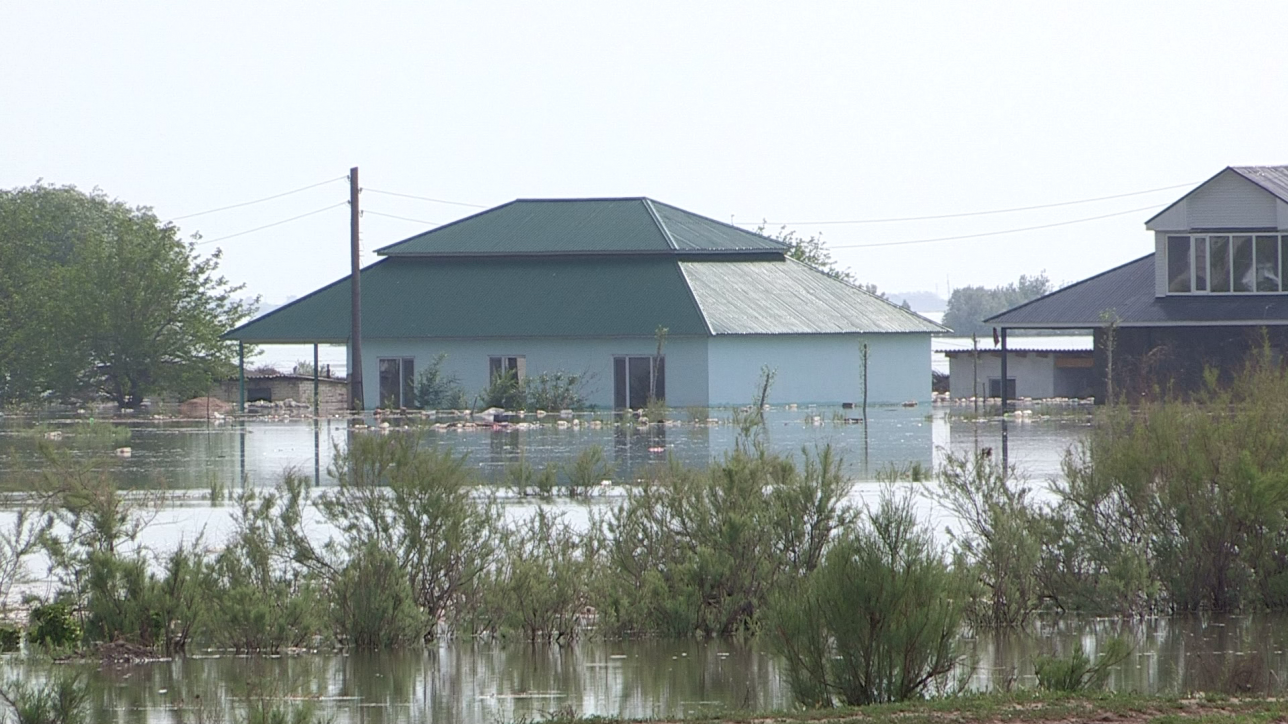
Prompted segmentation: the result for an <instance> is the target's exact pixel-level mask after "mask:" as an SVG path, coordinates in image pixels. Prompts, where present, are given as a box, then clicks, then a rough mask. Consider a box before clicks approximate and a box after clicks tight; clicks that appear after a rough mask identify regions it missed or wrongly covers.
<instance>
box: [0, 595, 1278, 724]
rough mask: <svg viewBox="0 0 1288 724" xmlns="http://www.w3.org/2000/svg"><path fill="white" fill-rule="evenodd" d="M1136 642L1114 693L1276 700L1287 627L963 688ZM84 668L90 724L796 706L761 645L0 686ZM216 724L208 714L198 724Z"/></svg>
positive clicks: (290, 663) (493, 648)
mask: <svg viewBox="0 0 1288 724" xmlns="http://www.w3.org/2000/svg"><path fill="white" fill-rule="evenodd" d="M1119 636H1121V637H1125V638H1127V639H1128V640H1129V641H1130V642H1131V643H1132V644H1133V645H1134V648H1133V650H1132V652H1131V655H1130V656H1129V657H1128V658H1127V659H1126V660H1125V661H1124V662H1123V663H1121V664H1119V665H1118V666H1116V667H1114V669H1113V670H1112V673H1111V676H1110V679H1109V686H1110V687H1111V688H1113V689H1115V690H1120V691H1137V692H1142V693H1169V694H1180V693H1188V692H1196V691H1232V692H1275V693H1282V691H1283V689H1284V687H1283V685H1282V683H1281V682H1283V681H1285V680H1286V679H1285V677H1288V656H1286V655H1285V653H1284V651H1285V643H1286V642H1288V619H1285V618H1283V617H1266V616H1263V617H1258V618H1252V617H1211V618H1204V617H1186V618H1159V619H1146V620H1144V621H1134V622H1129V623H1128V622H1122V621H1115V620H1106V619H1094V620H1066V621H1061V622H1059V623H1051V622H1045V623H1043V622H1040V623H1038V624H1036V625H1035V626H1034V627H1033V629H1032V630H1031V631H1029V632H1025V633H1011V634H996V635H988V636H981V637H978V638H973V637H969V636H967V637H963V639H962V640H961V642H960V645H961V649H960V650H961V652H962V654H963V658H962V664H961V667H960V668H961V670H960V671H959V672H958V673H959V674H961V675H962V676H961V677H954V678H960V679H963V680H965V681H966V685H967V687H968V688H969V689H972V690H994V689H1005V688H1008V687H1029V688H1032V687H1034V686H1036V679H1035V677H1034V675H1033V669H1032V662H1033V660H1034V658H1035V657H1037V656H1040V655H1050V654H1054V653H1057V652H1059V653H1066V654H1067V653H1068V652H1069V651H1071V650H1072V647H1073V646H1074V645H1076V644H1081V645H1082V646H1083V648H1084V650H1086V651H1087V652H1088V653H1090V654H1092V655H1094V654H1095V652H1096V651H1097V650H1098V649H1100V648H1101V647H1103V646H1104V645H1105V644H1106V643H1107V642H1108V641H1109V640H1110V639H1112V638H1114V637H1119ZM75 670H82V671H84V673H85V674H86V675H87V677H88V680H89V681H90V683H91V691H92V696H91V704H90V708H91V710H92V712H93V715H92V716H91V721H93V722H140V723H143V722H147V723H149V724H160V723H162V722H182V721H198V719H197V718H196V711H197V710H198V709H205V710H206V711H205V712H204V713H206V714H207V715H209V713H210V711H211V709H212V708H215V709H221V708H228V709H229V711H226V712H225V716H224V720H225V721H235V720H236V718H235V711H236V709H237V707H241V706H245V705H246V703H247V701H248V700H252V699H258V698H264V699H269V700H274V701H278V700H285V701H287V702H290V703H292V704H299V703H303V702H309V703H310V704H311V705H312V706H314V707H315V708H316V711H317V713H319V714H321V715H323V717H325V718H331V719H332V720H333V721H335V722H336V723H337V724H349V723H350V722H354V723H356V722H361V723H363V724H366V723H371V724H383V723H385V722H425V721H433V722H462V723H467V724H495V723H496V722H510V721H525V720H527V721H534V720H539V719H542V718H546V717H548V716H550V715H552V714H555V713H575V714H578V715H600V716H610V717H612V716H620V717H632V718H642V717H676V716H685V715H696V714H712V713H716V712H720V711H728V710H740V711H771V710H778V709H785V708H790V707H791V706H792V701H791V694H790V691H789V690H788V689H787V685H786V678H785V676H784V675H783V672H782V671H781V669H780V667H779V664H778V662H777V660H776V659H775V658H774V657H773V656H772V655H770V654H768V653H767V652H765V651H763V650H761V649H760V648H758V646H757V645H756V644H755V643H751V644H745V643H738V642H724V641H715V642H699V641H691V640H685V641H672V640H667V641H658V640H643V641H596V640H586V641H581V642H578V643H576V644H573V645H570V646H567V647H562V648H560V647H557V646H546V645H540V646H532V645H529V644H523V643H510V644H501V643H479V642H472V641H455V642H448V643H444V644H441V645H440V646H438V647H437V648H432V649H429V650H425V651H414V652H394V653H389V652H386V653H374V654H350V655H338V654H319V653H311V654H303V655H298V656H284V657H278V658H270V657H236V656H232V655H223V656H221V655H218V654H214V653H211V654H203V655H192V656H188V657H186V658H183V659H179V660H175V661H161V662H155V663H147V664H135V665H116V666H113V665H104V666H101V667H96V666H84V667H77V666H74V665H70V664H49V663H42V662H33V661H30V660H28V659H23V658H21V657H20V656H18V655H7V656H5V657H0V676H3V677H4V680H12V679H14V678H24V679H32V680H38V679H41V678H44V677H47V676H49V675H50V674H51V673H53V672H55V671H57V672H58V673H68V672H70V671H75ZM205 721H210V719H205Z"/></svg>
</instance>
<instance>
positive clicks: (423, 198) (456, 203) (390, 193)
mask: <svg viewBox="0 0 1288 724" xmlns="http://www.w3.org/2000/svg"><path fill="white" fill-rule="evenodd" d="M362 190H363V191H368V192H371V193H373V194H384V195H385V196H400V197H402V198H404V199H418V200H420V201H433V202H434V203H438V204H451V205H453V206H469V207H471V208H475V209H489V208H492V207H490V206H486V205H484V204H467V203H465V202H464V201H446V200H444V199H433V198H430V197H428V196H416V195H414V194H400V193H398V192H396V191H381V190H380V189H373V188H370V187H367V186H364V187H362Z"/></svg>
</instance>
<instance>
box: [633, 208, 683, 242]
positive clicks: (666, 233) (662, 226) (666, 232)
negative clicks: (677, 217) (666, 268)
mask: <svg viewBox="0 0 1288 724" xmlns="http://www.w3.org/2000/svg"><path fill="white" fill-rule="evenodd" d="M640 201H642V202H643V203H644V208H645V209H646V210H647V211H648V215H649V216H650V217H651V218H652V219H653V223H654V224H657V228H658V230H659V231H661V232H662V238H664V239H666V243H667V245H668V246H670V247H671V250H672V251H679V250H680V246H679V245H678V244H676V243H675V236H674V235H673V234H672V233H671V230H670V229H668V228H666V223H665V222H663V221H662V217H661V216H658V215H657V209H655V208H653V199H650V198H648V197H647V196H642V197H640Z"/></svg>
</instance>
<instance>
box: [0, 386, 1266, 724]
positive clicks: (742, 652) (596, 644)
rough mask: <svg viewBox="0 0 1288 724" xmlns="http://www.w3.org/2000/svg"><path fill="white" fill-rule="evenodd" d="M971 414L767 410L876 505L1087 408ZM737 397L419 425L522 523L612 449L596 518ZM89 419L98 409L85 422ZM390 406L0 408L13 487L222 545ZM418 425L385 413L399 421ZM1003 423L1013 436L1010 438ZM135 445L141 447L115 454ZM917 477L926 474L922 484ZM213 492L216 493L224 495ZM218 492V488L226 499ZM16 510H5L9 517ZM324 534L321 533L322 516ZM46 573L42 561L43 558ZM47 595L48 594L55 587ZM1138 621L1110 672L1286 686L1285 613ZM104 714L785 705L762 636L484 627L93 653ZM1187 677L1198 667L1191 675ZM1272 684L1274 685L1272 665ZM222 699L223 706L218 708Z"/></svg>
mask: <svg viewBox="0 0 1288 724" xmlns="http://www.w3.org/2000/svg"><path fill="white" fill-rule="evenodd" d="M964 412H966V411H965V410H963V409H961V408H934V409H932V408H929V407H924V406H923V407H918V408H901V407H899V408H875V409H872V410H869V415H868V420H867V422H866V424H855V423H853V422H848V421H847V420H846V418H854V417H856V416H857V413H856V411H854V410H842V409H839V408H798V409H782V408H778V409H773V410H770V411H769V412H768V413H767V426H766V428H767V434H766V435H765V437H764V439H765V441H766V444H767V445H768V446H769V448H770V449H772V450H774V451H778V452H782V453H786V454H799V451H800V450H801V448H802V447H804V448H811V449H812V448H815V447H818V446H822V445H831V446H832V447H833V448H834V449H835V450H836V451H837V452H838V453H840V455H841V456H842V457H843V459H844V461H845V463H844V464H845V471H846V473H847V474H848V475H850V476H851V477H852V479H853V480H854V481H855V486H854V493H853V502H855V503H860V504H862V503H866V502H871V501H874V500H875V499H876V498H877V496H879V495H880V494H881V492H882V490H883V489H884V487H885V486H884V484H883V483H881V482H879V479H880V478H881V477H882V473H883V471H888V470H891V469H894V468H907V467H908V466H910V465H914V464H915V465H920V466H922V467H925V468H929V467H930V466H931V465H933V464H936V463H938V462H940V461H942V460H943V458H944V456H945V455H947V454H949V453H950V452H955V453H967V452H971V451H973V450H976V449H983V448H990V449H991V450H992V454H994V455H997V456H1001V455H1002V454H1003V451H1005V453H1006V455H1007V458H1008V459H1009V461H1010V462H1012V463H1014V464H1016V465H1017V466H1018V467H1019V468H1020V470H1021V471H1022V472H1023V473H1024V474H1026V475H1027V476H1028V477H1029V478H1030V479H1032V480H1034V481H1043V480H1046V479H1049V478H1053V477H1056V476H1058V475H1059V473H1060V461H1061V459H1062V458H1063V456H1064V454H1065V451H1066V450H1067V449H1068V448H1069V447H1070V446H1071V445H1075V444H1076V443H1077V441H1078V440H1079V438H1080V436H1081V435H1082V433H1083V432H1084V431H1085V430H1086V429H1087V425H1088V424H1089V416H1088V412H1087V410H1086V409H1085V408H1065V409H1057V410H1055V411H1054V412H1055V414H1053V415H1051V416H1044V415H1041V414H1033V415H1030V416H1020V417H1019V418H1018V419H1016V420H1013V421H1011V422H1009V423H1007V424H1006V425H1005V427H1004V426H1003V424H1002V423H1001V422H1000V421H997V420H989V421H984V422H973V421H970V420H967V419H965V417H964V415H963V414H962V413H964ZM732 417H733V411H731V410H714V411H711V412H710V413H709V418H710V419H707V418H704V419H702V420H701V421H698V422H688V421H685V422H681V423H678V424H674V425H671V426H667V427H663V428H658V427H656V426H654V427H653V428H652V429H649V430H637V429H634V428H631V427H623V426H620V425H613V424H612V421H611V418H610V417H609V416H604V415H601V416H599V417H596V416H593V415H585V416H580V417H578V418H574V419H573V420H563V421H562V422H563V424H560V421H559V420H557V419H555V418H548V419H545V420H542V421H541V424H538V425H535V426H532V427H527V426H525V427H526V429H495V430H494V429H492V428H490V427H488V426H481V427H473V428H468V429H466V428H460V427H452V428H448V429H441V428H440V429H435V428H433V427H429V428H427V429H424V430H423V435H424V444H426V445H442V446H450V447H451V448H452V449H453V450H454V451H456V452H458V453H463V454H467V455H468V461H469V463H470V464H471V465H473V466H476V467H477V469H478V470H479V472H480V474H481V476H482V477H483V479H485V480H487V481H490V482H491V484H492V485H493V486H495V489H496V490H497V491H499V493H500V494H501V495H502V496H503V497H504V498H505V500H506V510H507V514H508V515H510V516H511V517H522V516H524V515H527V514H528V513H529V512H530V511H531V510H532V507H533V505H534V503H533V502H532V501H531V500H528V499H524V498H520V497H516V496H513V495H510V494H509V493H508V492H506V491H505V490H504V487H503V483H504V479H505V474H506V470H507V468H508V467H510V466H512V465H514V464H515V463H517V462H519V461H524V462H526V463H528V464H531V465H533V466H535V467H538V468H540V467H542V466H544V465H546V464H551V463H554V464H562V463H567V462H570V461H571V460H572V459H573V458H575V457H576V456H577V455H578V454H580V453H581V452H582V451H583V450H586V449H588V448H591V447H594V446H599V447H600V448H602V449H603V451H604V454H605V456H606V458H607V459H608V460H609V462H610V463H612V465H613V467H614V470H615V473H614V475H613V479H614V481H613V484H611V485H604V486H599V487H598V489H597V490H596V493H597V494H596V495H595V496H593V497H592V498H591V499H590V501H589V502H576V503H571V502H560V503H556V505H557V506H558V507H559V508H560V509H561V510H562V512H564V513H565V514H566V515H568V516H569V518H570V519H571V520H574V521H579V520H586V519H587V518H588V516H589V513H590V511H592V510H595V509H596V508H601V509H611V507H612V506H613V505H615V504H616V503H617V502H618V501H619V500H620V499H621V496H622V495H623V494H624V492H623V491H624V490H625V487H624V486H625V485H629V484H630V483H631V482H632V481H634V480H636V479H638V478H640V477H642V476H643V475H645V474H646V471H647V470H648V468H649V467H650V466H653V465H658V464H661V463H664V462H665V461H666V460H667V459H674V460H677V461H679V462H681V463H683V464H688V465H705V464H707V463H708V462H710V461H712V460H714V459H718V458H720V457H721V456H723V455H725V454H726V453H728V452H729V451H730V450H732V449H733V447H734V445H735V440H736V439H737V429H736V427H735V426H734V425H733V424H732V421H731V420H732ZM82 419H83V418H82ZM380 422H381V421H380V420H377V419H368V420H366V421H365V423H364V424H365V425H366V427H365V429H358V428H355V426H354V424H353V422H352V421H347V420H342V419H330V420H326V419H324V420H317V421H314V420H286V419H262V420H249V421H246V422H244V423H238V422H223V423H219V424H208V423H205V422H191V421H181V420H175V419H166V418H160V419H153V418H149V419H139V420H130V421H127V422H113V423H111V424H110V425H107V424H99V425H88V426H87V425H85V424H83V423H82V424H77V423H76V422H75V420H48V419H45V420H37V419H31V418H20V417H7V418H3V417H0V487H2V488H3V489H4V490H6V491H14V490H22V489H24V488H26V487H28V486H29V485H30V484H31V480H32V478H33V476H38V475H41V474H58V473H59V470H60V468H59V465H66V464H68V463H67V462H65V461H64V462H62V463H55V462H51V460H50V459H49V458H48V457H47V453H48V452H49V451H50V450H54V451H57V452H58V454H59V455H66V456H67V457H68V459H70V460H71V461H73V463H74V464H77V465H84V466H88V467H91V468H94V469H102V470H111V471H113V474H114V475H115V476H116V478H117V480H118V481H120V482H119V484H120V485H121V486H122V487H123V488H125V489H128V490H132V491H136V492H135V494H137V495H145V496H153V495H156V496H159V498H160V499H161V500H162V501H163V503H162V504H161V507H160V509H159V510H158V511H157V512H156V514H155V518H154V519H153V520H152V522H151V524H150V525H149V527H148V528H147V529H146V530H145V532H144V534H143V536H142V542H143V544H144V545H147V546H148V547H150V548H152V549H155V550H168V549H171V548H173V547H174V546H175V545H176V544H178V543H179V542H180V541H191V540H193V538H194V537H195V536H197V535H204V536H205V540H206V541H207V542H208V543H210V544H212V545H218V544H219V542H220V541H222V540H223V539H224V538H225V537H226V535H227V533H228V532H229V531H230V530H231V527H232V521H231V512H232V511H231V506H230V505H229V504H228V503H227V502H226V497H227V494H228V492H230V491H233V490H236V489H237V488H239V487H241V486H243V485H245V486H254V487H271V486H273V485H275V484H276V483H277V481H278V480H279V479H280V477H281V475H282V474H283V472H284V471H286V470H293V471H295V472H296V473H299V474H302V475H305V476H307V477H310V478H313V479H314V480H315V483H316V484H317V485H320V486H327V485H331V484H333V481H332V480H331V479H330V477H329V476H328V474H327V469H328V467H329V465H330V462H331V459H332V456H333V455H334V453H335V451H336V450H342V449H343V448H344V446H345V444H346V443H347V441H348V440H349V439H350V436H352V435H370V434H382V433H381V432H380V427H379V423H380ZM403 424H404V422H403V421H400V420H392V421H390V425H391V427H392V428H393V429H397V428H398V427H400V426H402V425H403ZM1003 435H1005V443H1004V442H1003ZM126 447H128V448H129V451H128V456H127V455H126V454H125V453H124V451H121V454H118V453H117V451H118V450H119V449H120V448H126ZM919 487H920V486H919ZM923 492H925V493H927V494H924V495H921V496H920V497H919V498H918V501H919V502H918V506H919V509H920V510H921V511H922V513H923V514H924V517H925V518H926V519H927V520H928V521H929V522H931V523H932V524H933V525H934V526H935V528H936V529H937V530H942V529H943V525H944V523H945V522H946V521H945V514H944V512H943V511H942V510H939V509H938V508H937V506H936V504H935V501H934V495H933V487H932V486H929V487H926V488H924V490H923ZM212 495H213V499H212ZM221 498H222V499H223V500H222V502H221ZM12 515H13V512H12V511H7V512H6V511H0V525H7V524H8V523H7V521H8V520H10V519H11V518H12ZM318 535H319V536H325V529H324V528H321V527H319V528H318ZM33 567H34V568H36V569H37V572H38V573H39V572H41V571H43V566H42V565H41V564H40V563H39V562H37V563H35V564H34V565H33ZM35 590H36V592H38V593H42V594H46V595H48V594H51V593H52V592H53V591H52V584H50V583H49V582H48V581H43V582H38V583H37V584H36V586H35ZM1119 626H1120V625H1119V624H1117V623H1114V622H1107V621H1092V622H1084V623H1072V624H1071V623H1067V622H1066V623H1064V624H1062V625H1061V626H1059V627H1046V628H1042V629H1039V630H1036V631H1035V632H1034V633H1033V634H1032V635H1023V636H1009V637H987V638H979V639H976V638H967V639H964V640H963V642H962V643H963V650H964V651H965V652H966V653H967V655H968V658H967V661H968V662H970V663H969V665H968V666H967V667H966V668H964V669H963V671H962V675H963V676H964V677H965V678H966V679H967V680H968V681H969V682H970V685H971V686H972V687H975V688H983V689H988V688H991V687H994V686H1005V685H1007V683H1008V682H1013V683H1018V684H1020V685H1032V683H1033V682H1032V675H1031V673H1032V660H1033V657H1034V656H1036V655H1038V654H1041V653H1050V652H1051V651H1052V650H1053V647H1056V646H1060V647H1068V646H1071V645H1072V644H1073V642H1074V641H1082V642H1083V644H1084V645H1085V646H1087V647H1088V648H1089V649H1091V648H1094V647H1095V646H1097V645H1098V644H1100V643H1102V642H1103V641H1104V640H1106V639H1107V637H1109V636H1112V635H1114V634H1115V633H1116V632H1117V628H1118V627H1119ZM1128 633H1129V634H1130V635H1131V636H1132V637H1133V638H1134V639H1135V640H1136V641H1137V652H1136V654H1135V655H1134V656H1133V658H1132V659H1130V660H1129V661H1128V662H1127V663H1125V664H1124V665H1123V666H1121V667H1120V668H1119V670H1118V671H1116V672H1115V674H1114V678H1113V680H1112V683H1113V685H1114V686H1116V687H1119V688H1124V689H1130V690H1138V691H1144V692H1152V691H1168V690H1175V689H1177V688H1179V687H1182V686H1186V685H1187V684H1186V682H1187V681H1188V680H1190V679H1192V678H1193V677H1194V676H1196V675H1197V674H1196V673H1195V672H1201V671H1203V670H1206V669H1204V668H1203V667H1208V668H1212V666H1213V662H1217V661H1223V660H1225V658H1228V657H1230V656H1235V655H1236V654H1235V653H1232V652H1240V651H1245V650H1249V649H1250V648H1251V647H1253V645H1254V642H1255V643H1256V644H1257V645H1259V646H1261V645H1262V644H1264V646H1261V648H1258V649H1257V651H1258V654H1257V657H1258V658H1257V661H1258V662H1259V664H1258V665H1259V666H1260V668H1258V669H1256V671H1255V672H1254V673H1255V675H1256V676H1263V675H1264V676H1266V677H1267V678H1271V677H1277V678H1274V681H1276V682H1277V681H1281V680H1283V681H1288V679H1286V678H1284V677H1285V676H1288V660H1285V658H1284V656H1283V651H1282V649H1283V648H1284V646H1283V643H1282V642H1283V641H1284V640H1285V637H1286V636H1288V625H1286V622H1284V621H1280V620H1278V619H1261V620H1259V621H1255V622H1254V621H1251V620H1247V619H1238V620H1227V621H1185V622H1178V621H1171V620H1156V621H1147V622H1144V623H1141V624H1138V625H1137V626H1136V627H1135V628H1132V629H1131V630H1130V631H1128ZM69 666H70V665H57V666H54V667H51V666H50V665H49V664H47V663H34V662H31V661H29V660H27V659H23V658H20V657H14V656H9V657H7V658H5V657H0V668H4V669H5V671H3V672H0V680H3V679H7V678H13V677H15V676H16V677H20V678H31V679H36V678H40V677H43V676H46V675H48V674H49V672H50V671H51V670H55V669H56V670H58V671H64V670H68V668H69ZM89 669H90V676H91V677H92V680H93V682H94V684H95V694H94V702H93V708H94V709H95V711H96V712H97V714H96V718H95V719H94V720H95V721H121V722H169V721H193V720H195V719H194V707H197V706H198V705H197V702H198V701H200V702H202V703H201V704H200V706H201V707H204V708H207V709H209V708H212V707H214V708H218V707H224V706H232V707H236V706H239V705H241V704H244V703H245V701H246V700H247V699H248V698H251V699H253V698H256V697H270V698H272V697H285V698H287V699H289V700H292V701H310V702H313V704H314V705H316V706H318V707H319V708H320V709H321V711H322V712H324V713H327V714H333V715H334V716H335V720H336V721H337V722H384V721H391V722H394V721H397V722H403V721H436V722H437V721H446V722H465V723H468V724H494V723H495V722H498V721H516V720H521V719H524V718H541V717H543V716H546V715H548V714H550V713H553V712H563V713H567V712H569V711H575V712H576V713H578V714H600V715H608V716H623V717H676V716H682V715H687V714H695V713H703V712H710V711H721V710H730V709H738V710H748V709H751V710H769V709H778V708H783V707H787V706H789V705H790V703H791V702H790V696H789V693H788V691H787V689H786V684H785V681H784V679H783V677H782V676H781V672H780V671H779V670H778V668H777V665H776V662H775V660H774V659H773V658H772V657H771V656H769V655H768V654H767V653H765V652H763V651H760V650H759V649H758V648H757V647H756V645H755V644H754V643H750V644H748V643H729V642H714V643H702V642H695V641H629V642H603V641H596V640H594V639H593V637H592V638H590V639H588V640H583V641H581V642H579V643H577V644H576V645H574V646H571V647H568V648H562V649H561V648H557V647H556V648H551V647H544V646H542V647H532V646H529V645H527V644H519V643H510V644H503V643H497V642H491V643H479V642H471V641H455V642H448V643H445V644H442V645H440V646H438V647H437V648H434V649H431V650H428V651H423V652H412V653H385V654H374V655H340V654H334V653H331V652H316V653H307V654H303V655H298V656H289V657H283V658H262V657H261V658H241V657H233V656H230V655H226V654H223V653H221V652H205V653H201V654H199V655H196V656H189V657H187V658H185V659H183V660H179V661H174V662H157V663H151V664H144V665H136V666H126V667H113V666H103V667H98V666H91V667H89ZM1187 677H1190V679H1187ZM1258 680H1259V679H1258ZM211 702H215V703H214V704H212V703H211Z"/></svg>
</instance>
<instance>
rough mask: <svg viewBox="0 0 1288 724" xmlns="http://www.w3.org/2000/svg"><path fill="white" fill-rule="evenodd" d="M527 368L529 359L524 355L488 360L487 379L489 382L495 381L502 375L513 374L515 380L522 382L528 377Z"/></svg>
mask: <svg viewBox="0 0 1288 724" xmlns="http://www.w3.org/2000/svg"><path fill="white" fill-rule="evenodd" d="M527 368H528V365H527V359H526V358H525V357H524V356H523V355H514V356H510V357H505V356H497V357H488V358H487V378H488V379H489V380H495V379H496V378H498V377H500V376H501V375H506V374H511V373H513V374H514V379H516V380H518V381H519V382H522V381H523V378H524V377H525V376H526V375H527Z"/></svg>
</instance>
